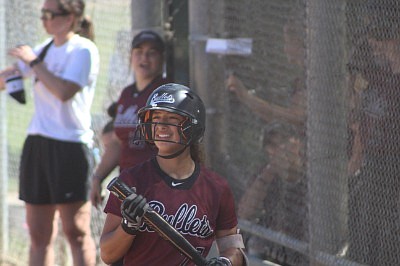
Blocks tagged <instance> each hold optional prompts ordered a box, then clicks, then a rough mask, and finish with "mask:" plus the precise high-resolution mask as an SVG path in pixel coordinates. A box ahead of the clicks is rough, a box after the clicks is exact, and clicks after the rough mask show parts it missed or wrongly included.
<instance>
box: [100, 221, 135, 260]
mask: <svg viewBox="0 0 400 266" xmlns="http://www.w3.org/2000/svg"><path fill="white" fill-rule="evenodd" d="M121 219H122V218H121V217H119V216H116V215H114V214H111V213H107V217H106V220H105V223H104V227H103V232H102V233H101V237H100V256H101V259H102V260H103V261H104V262H105V263H106V264H111V263H113V262H115V261H117V260H119V259H120V258H122V257H123V256H124V255H125V254H126V253H127V252H128V250H129V248H130V246H131V245H132V241H133V240H134V238H135V236H134V235H130V234H127V233H126V232H125V231H124V230H123V229H122V227H121Z"/></svg>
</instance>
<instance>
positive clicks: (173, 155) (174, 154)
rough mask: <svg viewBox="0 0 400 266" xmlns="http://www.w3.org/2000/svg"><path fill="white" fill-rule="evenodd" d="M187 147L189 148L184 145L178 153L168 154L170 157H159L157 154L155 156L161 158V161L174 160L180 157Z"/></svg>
mask: <svg viewBox="0 0 400 266" xmlns="http://www.w3.org/2000/svg"><path fill="white" fill-rule="evenodd" d="M187 147H189V145H187V144H186V145H185V146H183V148H182V149H180V150H179V151H177V152H175V153H173V154H170V155H159V154H157V156H159V157H161V158H163V159H173V158H176V157H178V156H179V155H181V154H182V153H183V152H184V151H185V150H186V148H187Z"/></svg>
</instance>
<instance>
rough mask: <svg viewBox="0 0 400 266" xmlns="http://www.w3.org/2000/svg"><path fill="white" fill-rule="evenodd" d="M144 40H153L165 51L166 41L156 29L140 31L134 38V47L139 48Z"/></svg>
mask: <svg viewBox="0 0 400 266" xmlns="http://www.w3.org/2000/svg"><path fill="white" fill-rule="evenodd" d="M144 42H152V43H154V44H155V45H156V48H157V50H159V51H160V52H164V41H163V39H161V37H160V35H158V34H157V33H155V32H154V31H151V30H145V31H141V32H139V33H138V34H137V35H136V36H135V37H134V38H133V40H132V49H134V48H137V47H138V46H139V45H141V44H142V43H144Z"/></svg>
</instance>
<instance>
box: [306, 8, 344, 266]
mask: <svg viewBox="0 0 400 266" xmlns="http://www.w3.org/2000/svg"><path fill="white" fill-rule="evenodd" d="M345 21H346V19H345V0H337V1H330V0H322V1H321V0H308V1H307V93H308V95H307V99H308V102H307V106H308V110H307V140H308V143H307V158H308V159H307V161H308V165H307V176H308V188H309V200H310V208H309V210H310V215H309V216H310V219H309V220H310V221H309V234H310V236H309V242H310V243H309V250H310V258H311V264H310V265H319V262H318V257H319V255H318V254H320V253H321V252H324V253H325V252H326V253H328V254H336V252H338V251H339V249H340V248H341V245H342V244H343V243H342V241H343V239H344V238H345V230H346V229H345V225H346V216H345V213H346V211H345V204H344V202H345V200H344V199H345V198H344V197H346V195H347V192H346V188H347V186H346V175H345V173H346V163H347V159H346V158H347V156H346V143H347V137H346V136H347V123H346V112H347V110H346V102H347V101H346V96H345V95H346V91H345V90H346V63H345V62H346V25H345V23H346V22H345ZM327 121H330V123H327ZM332 123H333V124H334V125H335V127H334V128H332ZM327 132H329V134H327Z"/></svg>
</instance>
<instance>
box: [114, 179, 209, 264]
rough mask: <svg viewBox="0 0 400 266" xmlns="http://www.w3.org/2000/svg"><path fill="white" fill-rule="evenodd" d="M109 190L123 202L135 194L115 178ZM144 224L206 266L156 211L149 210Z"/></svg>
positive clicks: (195, 251)
mask: <svg viewBox="0 0 400 266" xmlns="http://www.w3.org/2000/svg"><path fill="white" fill-rule="evenodd" d="M107 189H108V190H109V191H110V192H112V193H113V194H114V195H115V196H117V197H118V199H120V200H121V201H123V200H124V199H125V198H126V197H128V196H129V195H131V194H135V192H134V191H133V190H132V189H131V188H130V187H128V186H127V185H126V184H125V183H124V182H123V181H122V180H120V179H119V178H118V177H115V178H114V179H113V180H111V182H110V183H109V184H108V186H107ZM143 219H144V222H145V223H146V224H147V225H149V226H151V228H153V229H154V230H155V231H156V232H157V233H158V234H159V235H160V236H161V237H162V238H164V239H166V240H168V241H169V242H171V243H172V244H173V245H174V246H175V248H177V249H178V250H179V252H181V253H182V254H183V255H185V256H186V257H187V258H188V259H190V260H191V261H193V262H194V263H196V265H199V266H205V265H206V264H207V260H206V259H205V258H204V257H202V256H201V255H200V253H199V252H198V251H197V250H196V249H195V248H194V247H193V246H192V244H190V243H189V241H187V240H186V238H184V237H183V236H182V235H181V234H180V233H179V232H178V231H177V230H176V229H175V228H174V227H173V226H172V225H170V224H169V223H168V222H167V221H166V220H164V218H162V217H161V216H160V215H159V214H158V213H157V212H156V211H155V210H153V209H152V208H148V209H147V211H146V212H145V214H144V216H143Z"/></svg>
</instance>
